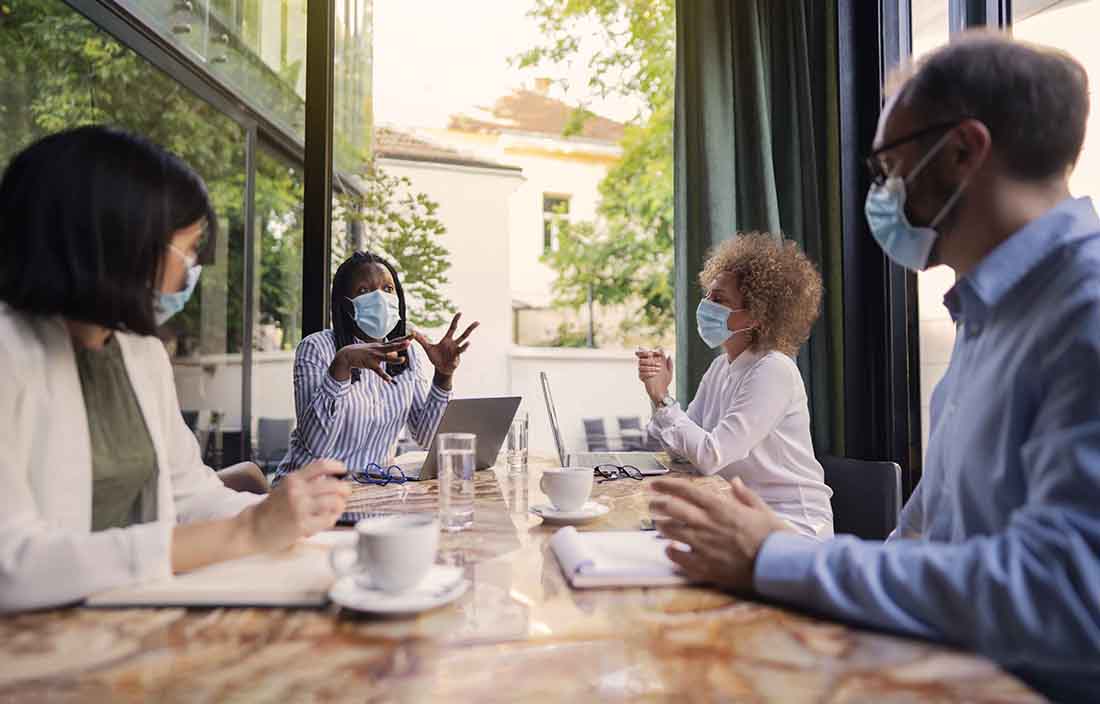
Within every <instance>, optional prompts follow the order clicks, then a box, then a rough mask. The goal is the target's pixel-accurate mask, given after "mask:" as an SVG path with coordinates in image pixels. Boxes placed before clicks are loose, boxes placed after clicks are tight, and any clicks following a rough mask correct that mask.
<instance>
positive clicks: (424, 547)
mask: <svg viewBox="0 0 1100 704" xmlns="http://www.w3.org/2000/svg"><path fill="white" fill-rule="evenodd" d="M355 534H356V544H355V545H349V546H346V547H339V548H335V549H333V551H332V553H331V554H330V555H329V562H330V563H331V565H332V569H333V571H334V572H336V574H338V575H339V576H341V577H345V576H348V575H355V577H356V581H357V582H359V583H360V584H361V585H362V586H363V587H366V588H373V589H379V590H381V591H383V592H387V593H390V594H393V593H397V592H402V591H405V590H406V589H409V588H411V587H415V586H416V585H417V584H419V583H420V582H421V581H422V580H423V579H424V577H425V576H427V574H428V572H429V571H430V570H431V569H432V565H434V564H435V557H436V552H437V550H438V549H439V519H438V518H437V517H436V516H434V515H432V514H406V515H393V516H372V517H370V518H364V519H363V520H361V521H359V522H358V523H356V524H355Z"/></svg>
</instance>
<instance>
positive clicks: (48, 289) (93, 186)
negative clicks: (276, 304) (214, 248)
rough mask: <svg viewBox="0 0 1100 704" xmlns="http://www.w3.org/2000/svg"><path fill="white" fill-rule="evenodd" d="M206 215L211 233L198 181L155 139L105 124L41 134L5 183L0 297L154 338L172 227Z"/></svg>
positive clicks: (212, 221) (0, 202)
mask: <svg viewBox="0 0 1100 704" xmlns="http://www.w3.org/2000/svg"><path fill="white" fill-rule="evenodd" d="M200 220H205V221H206V227H207V230H208V237H210V238H212V237H213V235H214V233H215V232H216V231H217V219H216V217H215V215H214V210H213V208H212V207H211V203H210V198H209V196H208V195H207V192H206V186H205V185H204V184H203V182H202V179H201V178H199V176H198V175H197V174H196V173H195V172H194V171H192V170H191V168H190V167H188V166H187V165H186V164H185V163H183V161H181V160H180V159H179V158H177V157H175V156H173V155H172V154H170V153H169V152H168V151H166V150H164V149H163V148H161V147H159V146H157V145H155V144H153V143H152V142H149V141H148V140H146V139H144V138H142V137H138V136H136V135H132V134H129V133H126V132H123V131H120V130H116V129H112V128H109V127H103V126H88V127H78V128H76V129H72V130H68V131H65V132H59V133H57V134H53V135H50V136H48V137H44V138H43V139H40V140H39V141H37V142H35V143H34V144H32V145H31V146H29V147H27V148H26V149H24V150H23V151H22V152H20V153H19V154H17V155H16V156H15V158H13V159H12V160H11V163H10V164H9V165H8V167H7V169H6V170H5V171H4V175H3V178H2V180H0V300H3V301H6V302H7V303H8V304H9V305H11V306H12V307H13V308H16V309H18V310H21V311H24V312H27V313H32V314H35V315H60V316H63V317H65V318H68V319H70V320H79V321H83V322H88V323H95V324H97V325H102V326H104V327H106V328H110V329H113V330H125V331H130V332H134V333H138V334H142V335H153V334H155V333H156V322H155V318H154V313H153V297H154V295H155V293H156V288H157V287H158V285H159V281H158V280H157V279H158V277H159V276H160V273H161V266H162V262H163V260H164V257H165V254H166V253H167V251H168V243H169V241H170V239H171V236H172V233H173V232H175V231H177V230H180V229H183V228H185V227H188V226H190V225H193V224H194V223H196V222H198V221H200ZM205 247H206V248H209V247H210V241H209V240H208V241H207V242H206V244H205Z"/></svg>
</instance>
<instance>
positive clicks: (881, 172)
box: [863, 117, 970, 186]
mask: <svg viewBox="0 0 1100 704" xmlns="http://www.w3.org/2000/svg"><path fill="white" fill-rule="evenodd" d="M969 119H970V118H969V117H959V118H956V119H954V120H950V121H948V122H937V123H936V124H934V125H929V126H928V127H925V128H923V129H919V130H917V131H916V132H911V133H909V134H907V135H905V136H904V137H898V138H897V139H895V140H892V141H890V142H887V143H886V144H883V145H882V146H881V147H879V148H878V149H875V150H873V151H872V152H871V153H870V154H868V155H867V158H866V159H864V160H863V163H864V164H866V166H867V173H868V174H869V175H870V177H871V183H873V184H874V185H876V186H881V185H882V184H884V183H886V179H888V178H889V177H890V173H889V172H888V171H887V170H886V168H885V167H884V166H883V165H882V162H881V161H880V160H879V155H880V154H882V153H884V152H888V151H890V150H891V149H897V148H898V147H900V146H901V145H903V144H908V143H909V142H912V141H914V140H917V139H920V138H921V137H927V136H928V135H930V134H935V133H937V132H944V131H946V130H949V129H952V128H954V127H957V126H958V125H960V124H961V123H962V122H963V121H965V120H969Z"/></svg>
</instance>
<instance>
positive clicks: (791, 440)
mask: <svg viewBox="0 0 1100 704" xmlns="http://www.w3.org/2000/svg"><path fill="white" fill-rule="evenodd" d="M649 433H650V435H651V436H654V437H657V438H659V439H660V440H661V443H662V444H663V445H664V446H665V448H666V449H667V450H669V451H670V452H671V453H673V454H674V455H678V456H680V457H682V458H683V459H685V460H687V461H689V462H691V464H692V465H694V466H695V468H696V469H697V470H698V471H699V472H700V473H702V474H716V473H717V474H721V475H722V476H723V477H725V478H727V479H733V478H734V477H741V480H742V481H743V482H745V485H746V486H748V487H749V488H750V489H752V490H753V491H755V492H756V493H757V494H759V495H760V497H761V498H762V499H763V500H764V501H765V502H767V504H768V505H769V506H770V507H771V508H772V510H774V511H775V512H776V513H777V514H779V516H780V517H781V518H783V519H784V520H786V521H787V522H788V523H790V524H791V525H792V526H793V527H794V528H795V529H796V530H797V531H798V532H799V533H802V534H803V535H807V536H810V537H816V538H826V537H829V536H831V535H832V534H833V511H832V506H831V505H830V503H829V497H831V496H832V495H833V492H832V490H831V489H830V488H829V487H828V486H826V484H825V472H824V470H823V469H822V468H821V464H820V463H819V462H818V461H817V459H816V458H815V457H814V449H813V443H812V441H811V439H810V412H809V407H808V403H807V398H806V387H805V386H804V385H803V383H802V375H801V374H799V372H798V367H797V366H796V365H795V363H794V360H793V359H791V358H790V357H788V356H787V355H785V354H783V353H781V352H774V351H773V352H767V353H765V354H760V353H753V352H751V351H745V352H743V353H741V354H740V355H738V357H737V358H736V359H734V360H733V361H732V362H730V361H729V358H728V357H727V356H726V355H725V354H722V355H720V356H719V357H718V358H717V359H715V360H714V362H713V363H712V364H711V365H710V368H709V369H708V370H707V373H706V374H704V375H703V380H702V381H701V382H700V384H699V391H698V392H697V393H696V394H695V398H694V399H693V400H692V401H691V404H690V405H689V406H688V409H687V411H686V412H685V411H683V410H681V409H680V407H679V406H670V407H666V408H661V409H659V410H658V411H656V412H655V413H654V414H653V420H652V421H651V422H650V424H649Z"/></svg>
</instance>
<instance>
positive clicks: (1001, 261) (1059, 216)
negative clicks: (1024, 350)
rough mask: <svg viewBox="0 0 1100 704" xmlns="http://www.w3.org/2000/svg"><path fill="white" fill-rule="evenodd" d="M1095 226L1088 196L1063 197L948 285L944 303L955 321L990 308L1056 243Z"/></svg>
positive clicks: (1099, 224)
mask: <svg viewBox="0 0 1100 704" xmlns="http://www.w3.org/2000/svg"><path fill="white" fill-rule="evenodd" d="M1098 230H1100V218H1098V217H1097V215H1096V210H1095V209H1094V208H1093V204H1092V199H1091V198H1088V197H1085V198H1066V199H1065V200H1063V201H1061V202H1060V203H1058V204H1057V205H1056V206H1054V207H1053V208H1051V209H1050V210H1048V211H1047V212H1045V213H1043V214H1042V215H1040V216H1039V217H1037V218H1035V219H1034V220H1032V221H1031V222H1029V223H1028V224H1026V225H1024V226H1023V227H1021V228H1020V229H1019V230H1017V231H1016V232H1014V233H1013V234H1012V235H1011V236H1009V238H1008V239H1006V240H1005V241H1004V242H1002V243H1000V244H999V245H997V246H996V247H995V248H994V249H993V251H992V252H990V253H989V254H987V255H986V256H985V257H984V258H983V259H982V260H981V261H980V262H978V265H977V266H975V267H974V270H973V271H971V272H970V273H969V274H968V275H966V276H965V277H963V278H961V279H959V280H958V281H957V282H956V283H955V285H954V286H953V287H951V290H949V291H948V292H947V295H945V296H944V298H943V302H944V305H945V306H947V309H948V311H950V313H951V317H952V318H953V319H954V320H956V321H958V320H959V318H961V317H967V316H969V315H970V314H971V313H975V312H977V311H978V310H983V311H984V310H988V309H990V308H993V307H995V306H996V305H997V304H998V303H1000V302H1001V300H1003V299H1004V297H1005V295H1006V294H1007V293H1008V292H1009V291H1010V290H1012V288H1013V287H1014V286H1015V285H1016V284H1018V283H1019V282H1020V281H1021V280H1023V278H1024V277H1025V276H1027V275H1028V274H1029V273H1031V271H1032V270H1034V269H1035V267H1036V266H1038V265H1039V263H1040V262H1041V261H1042V260H1043V259H1045V258H1046V256H1047V254H1049V253H1050V252H1051V251H1053V250H1054V249H1055V248H1056V247H1057V246H1058V245H1059V244H1061V243H1063V242H1066V241H1070V240H1073V239H1076V238H1077V237H1080V236H1082V235H1085V234H1088V233H1093V232H1097V231H1098ZM974 308H976V309H977V310H973V309H974Z"/></svg>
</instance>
